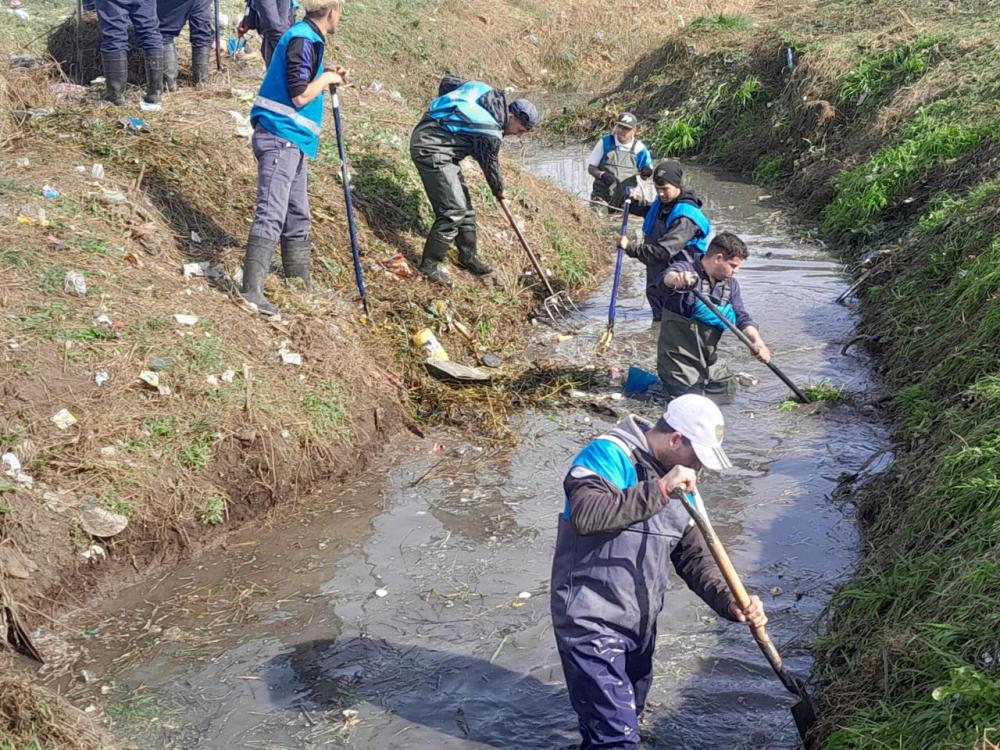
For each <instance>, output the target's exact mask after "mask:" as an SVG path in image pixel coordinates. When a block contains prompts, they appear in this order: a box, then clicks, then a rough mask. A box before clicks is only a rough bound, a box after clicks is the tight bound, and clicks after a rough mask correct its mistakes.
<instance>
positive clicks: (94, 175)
mask: <svg viewBox="0 0 1000 750" xmlns="http://www.w3.org/2000/svg"><path fill="white" fill-rule="evenodd" d="M90 179H92V180H103V179H104V165H103V164H94V166H92V167H91V168H90Z"/></svg>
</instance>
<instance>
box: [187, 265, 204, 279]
mask: <svg viewBox="0 0 1000 750" xmlns="http://www.w3.org/2000/svg"><path fill="white" fill-rule="evenodd" d="M183 268H184V278H185V279H191V278H194V277H196V276H204V275H205V269H206V268H208V263H185V264H184V267H183Z"/></svg>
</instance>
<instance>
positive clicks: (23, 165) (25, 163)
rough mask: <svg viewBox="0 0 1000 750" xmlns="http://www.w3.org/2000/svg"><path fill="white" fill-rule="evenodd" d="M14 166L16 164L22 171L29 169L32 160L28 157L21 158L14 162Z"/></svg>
mask: <svg viewBox="0 0 1000 750" xmlns="http://www.w3.org/2000/svg"><path fill="white" fill-rule="evenodd" d="M14 164H16V165H17V166H18V167H19V168H20V169H27V168H28V167H30V166H31V159H29V158H28V157H26V156H20V157H18V158H17V159H15V160H14Z"/></svg>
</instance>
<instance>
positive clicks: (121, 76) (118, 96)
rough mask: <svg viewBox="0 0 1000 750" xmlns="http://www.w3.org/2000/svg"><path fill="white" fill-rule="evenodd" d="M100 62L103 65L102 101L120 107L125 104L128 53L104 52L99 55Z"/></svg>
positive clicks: (123, 51)
mask: <svg viewBox="0 0 1000 750" xmlns="http://www.w3.org/2000/svg"><path fill="white" fill-rule="evenodd" d="M101 61H102V63H103V65H104V99H105V101H109V102H111V103H112V104H117V105H118V106H119V107H120V106H121V105H123V104H124V103H125V82H126V81H127V80H128V52H126V51H125V50H122V51H120V52H105V53H103V54H102V55H101Z"/></svg>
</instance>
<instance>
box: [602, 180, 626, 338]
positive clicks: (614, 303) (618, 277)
mask: <svg viewBox="0 0 1000 750" xmlns="http://www.w3.org/2000/svg"><path fill="white" fill-rule="evenodd" d="M629 195H630V194H629V193H626V196H629ZM631 205H632V198H631V197H626V198H625V205H624V206H622V230H621V232H619V233H618V236H619V239H621V237H624V236H626V234H627V232H628V210H629V207H630V206H631ZM624 257H625V251H624V250H622V246H621V245H620V244H619V245H618V257H617V258H616V259H615V280H614V282H613V283H612V284H611V303H610V304H609V305H608V330H609V331H613V330H614V328H615V315H616V314H617V308H618V287H619V286H621V283H622V258H624Z"/></svg>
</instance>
